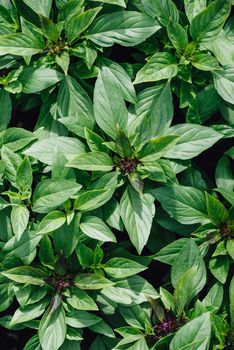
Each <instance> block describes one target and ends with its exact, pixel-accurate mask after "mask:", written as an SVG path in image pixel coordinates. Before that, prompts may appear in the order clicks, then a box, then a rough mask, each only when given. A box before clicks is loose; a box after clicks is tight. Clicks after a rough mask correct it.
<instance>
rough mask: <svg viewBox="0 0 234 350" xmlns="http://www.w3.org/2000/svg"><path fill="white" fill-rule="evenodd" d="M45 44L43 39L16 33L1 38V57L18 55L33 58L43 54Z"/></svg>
mask: <svg viewBox="0 0 234 350" xmlns="http://www.w3.org/2000/svg"><path fill="white" fill-rule="evenodd" d="M44 47H45V44H44V41H43V40H42V38H40V39H39V38H38V36H37V37H36V36H32V35H29V34H28V33H25V34H24V33H16V34H9V35H4V36H0V56H2V55H7V54H10V55H17V56H31V55H35V54H37V53H39V52H42V50H43V49H44Z"/></svg>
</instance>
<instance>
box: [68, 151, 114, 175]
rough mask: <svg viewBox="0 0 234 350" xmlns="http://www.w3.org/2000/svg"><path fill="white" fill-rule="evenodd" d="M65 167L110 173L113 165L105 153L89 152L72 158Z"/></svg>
mask: <svg viewBox="0 0 234 350" xmlns="http://www.w3.org/2000/svg"><path fill="white" fill-rule="evenodd" d="M67 166H68V167H71V168H77V169H81V170H89V171H111V170H112V169H113V166H114V163H113V161H112V159H111V157H110V156H108V154H107V153H104V152H89V153H83V154H81V155H79V156H77V157H75V158H73V159H72V160H70V162H68V163H67Z"/></svg>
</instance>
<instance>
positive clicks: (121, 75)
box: [98, 57, 137, 103]
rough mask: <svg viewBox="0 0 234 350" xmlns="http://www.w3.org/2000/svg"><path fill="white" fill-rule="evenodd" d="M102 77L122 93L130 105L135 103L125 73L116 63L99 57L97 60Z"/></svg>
mask: <svg viewBox="0 0 234 350" xmlns="http://www.w3.org/2000/svg"><path fill="white" fill-rule="evenodd" d="M98 65H99V66H100V68H101V71H102V75H103V76H104V77H105V78H106V79H109V81H112V82H113V84H114V85H115V86H117V87H118V88H119V90H120V91H121V92H122V95H123V98H124V99H125V100H127V101H129V102H131V103H135V102H136V101H137V98H136V92H135V89H134V86H133V84H132V81H131V79H130V77H129V75H128V74H127V72H126V71H125V70H124V69H123V68H122V67H121V66H120V65H119V64H117V63H116V62H113V61H111V60H109V59H107V58H104V57H101V58H100V59H99V60H98Z"/></svg>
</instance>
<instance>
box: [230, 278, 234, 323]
mask: <svg viewBox="0 0 234 350" xmlns="http://www.w3.org/2000/svg"><path fill="white" fill-rule="evenodd" d="M229 296H230V315H231V326H232V327H234V277H232V279H231V282H230V287H229Z"/></svg>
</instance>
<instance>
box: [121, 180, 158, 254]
mask: <svg viewBox="0 0 234 350" xmlns="http://www.w3.org/2000/svg"><path fill="white" fill-rule="evenodd" d="M120 213H121V217H122V220H123V223H124V226H125V228H126V230H127V232H128V234H129V237H130V240H131V241H132V243H133V245H134V246H135V248H136V250H137V251H138V253H139V254H140V253H141V251H142V249H143V248H144V246H145V244H146V243H147V241H148V238H149V234H150V230H151V226H152V220H153V217H154V213H155V208H154V200H153V197H152V196H151V195H150V194H142V195H140V194H139V193H138V192H137V191H136V190H134V189H133V188H132V187H130V186H129V187H128V188H127V189H126V190H125V192H124V194H123V196H122V198H121V201H120Z"/></svg>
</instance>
